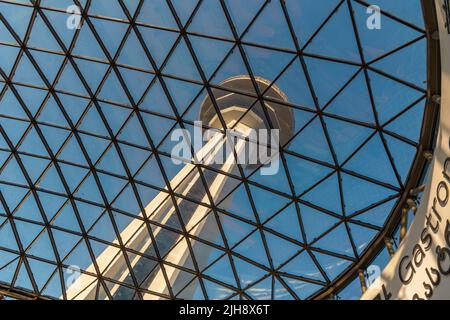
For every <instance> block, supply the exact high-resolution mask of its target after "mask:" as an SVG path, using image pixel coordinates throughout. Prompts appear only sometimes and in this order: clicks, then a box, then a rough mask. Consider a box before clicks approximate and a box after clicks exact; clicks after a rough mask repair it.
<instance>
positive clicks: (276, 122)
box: [67, 76, 294, 300]
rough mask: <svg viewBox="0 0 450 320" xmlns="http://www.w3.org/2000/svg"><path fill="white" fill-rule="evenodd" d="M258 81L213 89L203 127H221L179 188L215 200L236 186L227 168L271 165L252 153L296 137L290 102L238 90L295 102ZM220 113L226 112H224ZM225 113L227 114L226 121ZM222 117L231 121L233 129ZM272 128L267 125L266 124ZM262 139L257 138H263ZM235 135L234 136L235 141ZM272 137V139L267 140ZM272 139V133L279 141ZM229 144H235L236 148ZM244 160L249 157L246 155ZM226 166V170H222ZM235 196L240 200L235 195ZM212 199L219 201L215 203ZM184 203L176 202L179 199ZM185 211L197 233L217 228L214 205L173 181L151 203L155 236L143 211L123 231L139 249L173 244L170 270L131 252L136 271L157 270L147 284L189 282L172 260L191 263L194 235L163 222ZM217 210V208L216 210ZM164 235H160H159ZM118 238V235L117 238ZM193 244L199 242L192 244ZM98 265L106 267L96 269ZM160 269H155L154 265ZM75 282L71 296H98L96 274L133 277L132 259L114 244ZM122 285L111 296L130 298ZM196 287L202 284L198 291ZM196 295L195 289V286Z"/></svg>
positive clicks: (236, 80)
mask: <svg viewBox="0 0 450 320" xmlns="http://www.w3.org/2000/svg"><path fill="white" fill-rule="evenodd" d="M255 82H256V83H254V82H253V81H252V79H251V78H250V77H249V76H237V77H232V78H229V79H227V80H225V81H223V82H222V83H220V85H219V86H220V87H221V88H227V89H228V90H230V91H228V90H223V89H217V88H214V89H212V95H213V96H214V101H215V102H213V100H212V99H211V97H209V96H207V97H206V98H205V99H204V100H203V102H202V105H201V108H200V114H199V120H200V121H201V122H202V125H203V128H214V129H216V130H215V131H213V133H212V134H210V135H208V137H207V138H208V139H207V141H206V143H205V145H204V146H203V147H202V148H201V149H200V150H198V151H196V152H194V153H193V154H194V156H193V159H192V161H191V162H188V163H186V164H185V165H184V167H183V168H182V169H181V170H180V172H178V174H177V175H176V176H175V177H174V178H173V179H172V180H171V181H170V185H171V188H172V189H176V190H180V191H178V193H181V196H185V197H186V198H187V197H189V198H195V199H197V200H198V201H199V202H200V203H209V204H210V205H211V206H212V205H213V204H214V203H216V201H218V199H223V198H224V196H226V195H227V194H228V193H229V191H230V189H231V188H230V185H229V183H228V180H229V179H228V178H227V175H226V174H229V173H231V172H233V171H234V170H236V167H237V165H238V164H241V165H244V166H247V167H250V166H251V167H252V168H254V169H256V168H257V167H258V166H262V165H265V164H266V163H261V162H256V163H254V162H250V161H249V160H250V159H251V158H252V156H253V157H255V156H256V159H257V160H259V158H258V156H257V155H256V154H255V153H256V151H257V150H259V149H260V148H268V149H271V150H264V151H265V152H266V153H268V154H269V153H270V157H276V156H278V154H277V151H278V147H279V145H280V144H281V145H285V144H286V143H288V141H289V140H290V139H291V137H292V135H293V130H294V117H293V115H292V113H291V110H289V108H287V107H284V106H282V105H281V104H278V103H268V102H266V103H265V107H260V105H259V102H258V101H257V100H256V99H255V98H254V97H252V96H250V95H248V96H246V95H243V94H238V93H236V92H242V91H249V90H251V88H253V86H254V84H256V85H257V86H258V87H259V90H260V91H261V92H263V94H264V96H265V97H268V98H270V99H271V101H272V100H273V101H281V102H287V101H288V100H287V97H286V96H285V94H284V93H283V92H282V91H281V90H280V89H279V88H278V87H277V86H275V85H272V86H270V84H271V83H270V82H269V81H267V80H265V79H263V78H258V77H257V78H256V79H255ZM218 112H220V114H221V117H219V116H218V114H217V113H218ZM222 120H223V121H222ZM222 124H225V126H226V128H224V127H223V125H222ZM225 129H233V135H232V136H231V137H230V135H229V131H228V130H225ZM269 129H276V130H277V135H279V136H278V137H277V138H278V139H277V140H276V141H277V142H278V145H276V146H275V145H271V144H269V143H267V144H266V143H264V142H263V143H262V142H261V141H260V140H259V139H257V135H255V132H258V130H267V132H269V131H268V130H269ZM265 132H266V131H265ZM255 138H256V140H255ZM231 140H233V141H231ZM267 141H268V140H266V142H267ZM271 141H272V140H271ZM230 146H231V148H228V149H227V147H230ZM224 150H231V151H232V152H228V153H225V158H223V160H224V161H222V162H221V163H220V164H215V165H214V166H215V169H216V170H215V171H208V172H203V173H202V174H200V172H201V169H199V168H198V167H197V165H196V163H201V164H203V165H206V166H208V165H210V164H211V163H213V162H214V160H215V159H217V158H218V157H219V158H220V157H221V156H223V151H224ZM239 159H244V162H243V163H242V162H239ZM219 172H221V173H219ZM204 184H207V185H208V190H209V192H205V188H204V187H203V186H204ZM231 201H232V200H231ZM211 202H212V203H211ZM175 203H176V206H175V205H174V204H175ZM177 210H178V211H179V212H183V222H184V224H185V228H186V230H187V231H188V232H189V234H190V236H194V237H197V236H199V235H201V234H202V233H212V232H213V230H211V228H210V224H211V222H212V219H214V216H213V215H211V214H209V212H210V211H211V208H210V207H209V206H203V205H200V204H195V203H194V202H191V201H189V200H187V199H185V198H183V197H176V198H175V197H172V196H171V195H170V192H169V190H168V188H166V190H164V191H161V192H160V193H159V194H158V195H157V196H156V197H155V198H154V199H153V200H152V201H150V202H149V203H148V204H147V206H146V207H145V215H146V217H147V218H148V219H149V220H150V221H152V222H153V223H154V224H153V225H154V226H155V227H154V228H152V235H151V236H150V234H149V231H148V229H147V227H146V224H145V222H144V220H143V218H144V213H142V212H141V213H140V214H139V218H137V219H135V220H133V221H132V222H131V223H130V224H129V225H128V226H127V227H126V228H125V229H124V230H123V231H122V232H121V234H120V237H121V239H122V241H123V242H124V243H126V247H127V248H128V249H131V250H133V251H136V252H140V253H143V254H146V253H148V254H150V253H151V252H152V250H153V245H152V243H153V241H156V240H158V247H159V248H160V249H164V248H161V246H165V247H167V248H169V247H172V246H173V249H171V250H170V252H169V253H168V254H167V256H165V257H164V260H165V261H166V262H168V263H169V264H170V266H169V267H167V268H164V269H165V270H164V271H163V270H162V269H161V268H160V267H159V266H158V265H157V264H156V263H155V264H152V265H150V264H149V262H148V260H144V259H143V258H141V257H140V256H138V255H136V256H135V258H134V259H130V263H131V268H132V269H133V271H134V273H135V274H136V273H137V274H139V272H141V271H142V272H144V273H147V274H148V273H150V276H148V277H147V278H145V279H144V280H143V281H142V285H141V286H143V287H145V288H146V289H148V290H150V291H154V292H162V291H164V288H165V287H166V286H167V282H169V283H170V285H171V286H172V287H174V286H175V285H176V283H177V282H180V283H183V276H184V275H183V273H182V272H180V269H177V268H175V267H172V266H183V265H184V264H186V263H187V262H188V259H189V255H190V248H189V245H188V243H187V241H186V240H185V239H183V238H184V236H182V235H177V236H171V235H167V234H165V233H164V232H161V230H162V228H161V227H159V226H161V225H166V224H170V223H171V222H172V221H174V219H177V214H176V211H177ZM208 214H209V215H208ZM217 236H219V235H218V234H211V235H210V237H217ZM158 238H159V239H158ZM116 242H117V240H116ZM191 249H192V248H191ZM208 257H209V251H208V250H207V249H205V250H201V252H200V254H197V255H196V259H197V260H202V261H200V262H205V261H206V260H207V259H208ZM96 268H98V269H100V270H96ZM152 268H153V269H154V271H155V272H150V271H149V270H150V269H152ZM86 271H87V273H84V272H83V273H82V274H80V276H79V277H78V278H77V279H76V280H75V281H74V282H73V283H72V284H71V285H70V286H69V288H68V290H67V296H68V298H69V299H83V300H84V299H94V298H95V297H96V285H95V281H94V282H93V281H92V277H91V276H89V275H88V274H89V273H92V274H94V273H98V271H100V273H102V275H103V276H104V277H106V278H111V279H117V280H119V282H126V281H127V280H130V279H129V278H130V271H129V266H128V265H127V264H126V263H125V261H123V259H121V255H120V250H119V249H118V248H117V247H115V246H109V247H107V248H106V249H105V250H104V251H103V252H102V253H101V254H100V255H98V256H97V258H96V265H94V264H92V265H91V266H89V267H88V269H87V270H86ZM121 288H123V287H121V286H120V285H119V284H117V285H115V286H114V287H112V288H109V291H110V293H111V295H112V296H113V297H115V298H118V299H126V298H130V297H127V293H126V292H125V291H123V290H122V289H121ZM192 291H194V290H192ZM191 294H192V295H193V294H194V292H191ZM155 298H156V296H154V295H150V294H148V295H147V294H144V299H155Z"/></svg>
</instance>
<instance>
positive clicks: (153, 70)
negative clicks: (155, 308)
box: [0, 0, 427, 299]
mask: <svg viewBox="0 0 450 320" xmlns="http://www.w3.org/2000/svg"><path fill="white" fill-rule="evenodd" d="M371 4H376V5H379V6H380V7H381V8H382V9H383V14H382V17H381V18H382V20H381V23H382V25H381V29H379V30H370V29H368V27H367V19H368V17H369V14H368V13H367V6H368V4H367V3H366V2H365V1H358V0H348V1H347V0H342V1H339V0H321V1H317V0H284V1H278V0H273V1H264V0H246V1H242V0H203V1H202V0H200V1H199V0H167V1H165V0H117V1H116V0H114V1H110V0H82V1H77V0H73V1H71V0H40V1H39V0H35V1H31V0H30V1H27V0H16V1H3V0H2V1H0V57H1V59H0V81H1V82H0V89H1V91H0V288H5V289H11V288H14V289H17V290H21V291H23V292H28V293H29V294H30V295H32V296H36V297H48V298H56V299H59V298H64V299H72V298H77V297H80V296H82V294H81V295H80V292H83V291H85V292H86V291H89V290H91V291H92V292H93V294H94V295H93V296H91V298H95V299H108V298H109V299H113V298H116V299H125V298H126V299H173V298H181V299H183V298H185V299H188V298H189V299H190V298H193V299H240V298H242V299H306V298H311V297H314V295H315V294H317V293H319V292H321V291H323V290H325V289H327V288H329V287H330V286H332V284H333V282H334V280H335V279H337V278H338V277H339V276H340V275H341V274H343V273H345V272H346V270H348V269H349V268H350V267H352V266H353V265H354V264H355V263H356V262H357V261H358V259H359V258H360V256H361V255H362V254H363V253H364V251H365V250H366V249H367V248H368V246H370V243H371V242H372V241H373V239H375V237H377V235H378V234H379V233H380V231H381V230H382V229H383V226H384V224H385V222H386V220H387V218H388V217H389V215H390V214H391V213H392V211H393V209H394V208H395V207H396V204H397V202H398V200H399V198H400V196H401V195H402V193H403V192H404V188H405V183H406V181H407V179H408V176H409V171H410V168H411V164H412V162H413V161H414V159H415V157H416V153H417V146H418V142H419V138H420V133H421V128H422V121H423V120H422V119H423V114H424V110H425V108H424V107H425V104H426V89H427V83H426V79H427V70H426V60H427V59H426V57H427V53H426V48H427V42H426V36H425V26H424V21H423V15H422V10H421V3H420V1H419V0H409V1H404V0H395V1H394V0H376V1H375V0H374V1H371ZM71 5H77V6H79V7H80V8H82V10H81V11H82V12H83V19H82V22H81V27H80V28H78V29H77V28H68V25H67V22H68V21H69V22H73V21H76V18H77V17H76V16H71V15H70V14H69V13H67V12H66V10H67V8H68V7H70V6H71ZM74 19H75V20H74ZM239 75H249V76H250V77H251V78H252V79H256V77H262V78H264V79H267V80H268V81H270V83H271V84H273V85H276V86H277V87H278V88H280V89H281V90H282V91H283V92H284V93H285V94H286V97H287V99H288V102H286V101H272V98H271V97H269V96H267V95H266V92H267V90H268V89H267V90H266V91H265V92H264V91H261V88H259V87H253V88H251V89H248V88H246V90H242V91H239V90H235V89H231V88H227V87H221V84H222V83H223V81H224V80H226V79H228V78H230V77H233V76H239ZM254 83H256V81H254ZM212 88H215V89H218V88H220V89H221V90H225V91H230V93H231V92H233V93H234V94H237V95H242V96H245V97H252V98H254V106H253V108H265V104H266V103H277V104H280V105H282V106H283V107H285V108H289V109H290V110H291V112H292V114H293V115H294V117H295V130H294V131H295V134H294V136H293V137H292V139H291V141H290V142H289V143H287V144H286V145H285V146H283V148H282V152H281V159H282V162H281V169H280V171H279V172H278V174H277V175H276V176H270V177H268V176H264V175H261V174H260V170H253V171H252V170H250V169H249V168H242V167H239V170H236V171H233V172H232V173H225V172H219V173H218V172H217V170H216V168H214V167H205V166H200V165H199V166H197V167H196V168H195V169H194V170H193V171H192V175H200V176H202V177H203V178H204V177H206V178H204V179H202V180H201V183H199V185H198V186H196V188H197V187H198V190H197V189H196V192H191V193H188V194H183V186H184V184H183V183H182V184H180V185H176V186H174V185H172V184H171V180H172V179H173V178H174V177H175V176H176V175H177V173H178V172H180V170H181V168H182V166H176V165H174V164H173V163H172V161H171V159H170V150H171V148H172V147H173V144H174V142H172V141H171V139H170V136H171V132H172V131H173V130H174V129H177V128H185V129H188V130H190V131H191V130H193V127H194V122H195V121H197V120H198V115H199V112H200V105H201V103H202V101H203V100H204V99H205V97H206V96H207V95H212V94H213V91H212ZM247 89H248V90H247ZM211 98H214V97H211ZM219 117H220V115H219ZM222 129H224V128H222ZM214 174H215V175H217V174H221V175H224V176H227V179H228V180H229V181H231V182H232V184H233V188H232V190H231V191H230V192H229V194H227V195H225V196H223V197H220V199H214V200H215V201H207V202H205V201H203V199H204V197H202V196H201V195H208V194H210V191H209V188H210V185H209V184H208V176H211V175H214ZM190 177H192V176H190ZM190 177H188V178H190ZM161 194H165V195H166V198H167V199H168V200H167V201H171V202H173V203H172V205H173V207H174V208H177V210H175V214H174V215H173V217H172V218H171V219H169V220H168V221H166V222H165V223H161V221H158V219H157V218H155V215H154V212H146V208H147V205H148V204H149V203H150V202H151V201H152V200H154V199H155V197H157V196H158V195H161ZM199 195H200V196H199ZM181 198H183V205H179V201H178V200H179V199H181ZM189 204H190V205H189ZM192 206H201V207H202V208H206V209H205V214H204V217H203V218H202V219H204V220H206V219H208V217H211V219H208V221H209V222H208V223H209V224H210V227H209V229H208V230H209V232H203V233H198V234H197V233H194V232H193V230H194V229H195V228H196V226H195V225H191V224H187V223H186V215H187V214H189V210H190V208H192ZM132 221H134V222H136V221H137V222H139V223H140V228H141V229H142V230H145V232H146V233H145V234H146V239H148V240H149V241H150V239H151V244H150V246H149V247H148V248H146V249H145V250H139V249H136V248H134V247H132V246H130V245H129V244H130V242H132V239H131V238H132V237H130V239H126V238H123V237H122V235H123V231H124V230H125V229H126V228H127V226H129V225H130V223H132ZM200 223H202V222H201V221H198V222H197V224H200ZM143 232H144V231H143ZM156 233H157V236H155V234H156ZM160 234H161V235H162V236H159V235H160ZM181 243H183V244H185V245H186V247H187V248H188V249H186V250H188V251H186V252H187V254H188V255H187V257H186V258H185V259H184V260H183V262H182V263H181V262H179V261H178V260H176V259H175V260H174V259H173V255H171V253H172V252H174V251H176V250H177V247H178V246H180V244H181ZM107 248H109V249H111V250H112V249H114V250H112V251H111V252H114V253H111V255H110V256H109V261H113V260H115V261H119V260H120V261H121V265H122V267H123V268H124V270H122V271H121V272H122V273H123V274H126V276H125V277H123V276H122V275H121V276H114V275H117V272H111V268H112V267H111V265H108V264H105V263H103V264H102V262H101V261H99V260H101V259H102V257H103V256H102V253H104V252H105V250H107ZM134 261H139V263H135V262H134ZM177 261H178V262H177ZM77 272H81V274H82V275H83V277H84V278H86V279H89V281H86V282H83V283H84V286H82V287H80V288H79V289H78V291H77V292H76V293H74V292H73V290H71V289H70V288H71V285H72V284H73V283H74V279H75V278H74V275H76V274H77ZM174 272H176V273H177V274H178V275H179V276H177V279H176V281H175V280H173V278H171V277H170V276H168V274H172V273H174ZM160 273H161V274H163V277H162V279H163V280H161V281H164V283H163V284H164V285H154V282H155V281H154V279H155V278H156V277H157V274H160ZM69 291H71V292H69ZM77 295H78V296H77Z"/></svg>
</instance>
